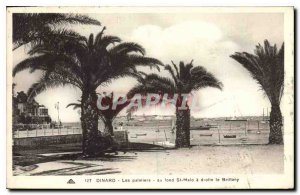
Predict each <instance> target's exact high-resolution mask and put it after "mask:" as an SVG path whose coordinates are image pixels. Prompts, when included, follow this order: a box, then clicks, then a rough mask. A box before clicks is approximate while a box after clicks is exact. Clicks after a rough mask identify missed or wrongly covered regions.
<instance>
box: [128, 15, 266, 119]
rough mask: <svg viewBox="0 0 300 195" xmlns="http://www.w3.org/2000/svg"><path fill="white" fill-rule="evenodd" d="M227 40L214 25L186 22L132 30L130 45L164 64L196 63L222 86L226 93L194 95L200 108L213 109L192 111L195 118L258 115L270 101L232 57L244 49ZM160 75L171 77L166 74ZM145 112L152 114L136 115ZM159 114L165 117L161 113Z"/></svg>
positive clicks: (212, 92)
mask: <svg viewBox="0 0 300 195" xmlns="http://www.w3.org/2000/svg"><path fill="white" fill-rule="evenodd" d="M228 37H229V36H227V35H226V34H225V33H224V32H223V31H222V30H221V29H220V28H218V26H216V25H215V24H213V23H207V22H202V21H185V22H182V23H178V24H175V25H172V26H169V27H166V28H161V27H160V26H157V25H143V26H140V27H138V28H136V29H134V30H133V33H132V36H131V37H130V41H134V42H138V43H140V44H141V45H143V46H144V47H145V48H146V51H147V55H149V56H151V57H155V58H158V59H160V60H162V61H163V62H164V63H170V62H171V60H173V61H174V62H175V63H178V62H179V61H185V62H190V61H191V60H192V59H193V60H194V65H201V66H204V67H205V68H207V69H208V71H210V72H212V73H213V74H214V75H215V76H216V77H217V78H218V79H219V80H221V81H222V82H223V84H224V90H223V91H219V90H217V89H211V88H207V89H201V90H200V91H198V92H195V96H196V97H197V98H198V99H199V102H200V106H201V107H203V108H206V107H208V106H209V105H213V106H211V107H209V108H206V109H203V110H201V111H199V110H198V111H193V110H192V113H193V115H194V116H198V117H199V116H202V117H203V116H210V117H212V116H233V115H235V114H236V113H237V110H238V113H237V114H239V115H253V114H254V115H256V114H258V113H260V111H261V110H262V109H261V107H267V106H269V105H268V101H267V100H266V99H263V96H262V93H261V92H260V91H259V90H258V89H259V88H258V85H257V84H256V82H255V81H254V80H253V79H252V78H251V77H250V74H249V73H248V72H247V71H246V70H245V69H244V68H243V67H242V66H241V65H240V64H238V63H237V62H235V61H234V60H233V59H231V58H230V57H229V56H230V55H231V54H233V53H234V52H236V51H242V50H243V48H242V46H240V45H239V44H237V43H235V42H234V41H233V40H231V39H230V38H228ZM253 47H254V45H253ZM160 74H162V75H164V76H167V75H168V74H167V73H166V72H161V73H160ZM223 100H224V101H223ZM225 100H226V101H225ZM217 102H221V103H217ZM246 102H248V104H247V103H246ZM143 112H147V113H149V110H140V111H138V112H137V113H143ZM156 112H157V113H158V114H164V113H165V111H164V110H159V109H156ZM173 112H174V111H173ZM168 114H169V113H168Z"/></svg>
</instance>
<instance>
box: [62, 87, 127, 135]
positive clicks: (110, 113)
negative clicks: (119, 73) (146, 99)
mask: <svg viewBox="0 0 300 195" xmlns="http://www.w3.org/2000/svg"><path fill="white" fill-rule="evenodd" d="M114 98H115V97H114V93H113V92H112V93H110V94H109V95H104V96H102V99H101V105H102V106H103V107H105V109H103V110H101V109H99V110H98V114H99V117H100V118H101V119H102V121H103V123H104V126H105V127H104V131H103V132H104V134H105V135H110V136H113V135H114V131H113V120H114V119H115V118H116V116H117V115H118V114H119V113H120V112H121V111H122V110H123V109H124V108H125V107H126V106H128V105H129V103H130V100H128V99H127V101H126V102H124V103H121V104H120V102H122V101H121V99H120V98H122V97H119V98H118V99H117V100H115V99H114ZM115 101H116V102H118V104H116V105H117V106H116V109H113V105H114V103H115ZM70 106H73V109H78V108H80V107H81V103H80V101H79V103H71V104H68V105H67V107H70Z"/></svg>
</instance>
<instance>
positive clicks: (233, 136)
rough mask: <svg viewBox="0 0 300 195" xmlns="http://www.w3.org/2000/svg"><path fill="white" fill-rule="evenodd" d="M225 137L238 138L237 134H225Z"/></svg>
mask: <svg viewBox="0 0 300 195" xmlns="http://www.w3.org/2000/svg"><path fill="white" fill-rule="evenodd" d="M223 137H224V138H236V135H224V136H223Z"/></svg>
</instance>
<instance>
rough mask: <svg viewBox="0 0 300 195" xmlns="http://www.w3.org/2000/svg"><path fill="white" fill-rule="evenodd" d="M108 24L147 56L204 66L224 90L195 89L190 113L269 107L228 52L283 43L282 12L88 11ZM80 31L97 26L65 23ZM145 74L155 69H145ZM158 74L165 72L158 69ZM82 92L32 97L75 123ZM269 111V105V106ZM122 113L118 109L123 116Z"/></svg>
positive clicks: (31, 78) (22, 76) (20, 78)
mask: <svg viewBox="0 0 300 195" xmlns="http://www.w3.org/2000/svg"><path fill="white" fill-rule="evenodd" d="M89 16H90V17H92V18H95V19H98V20H99V21H100V22H101V23H102V26H106V28H107V30H106V31H105V32H106V34H109V35H116V36H119V37H120V38H121V39H122V40H123V41H125V42H128V41H131V42H136V43H139V44H141V45H142V46H143V47H144V48H145V49H146V55H147V56H149V57H154V58H157V59H159V60H161V61H162V62H163V63H164V64H170V63H171V60H173V61H174V62H175V63H176V64H178V63H179V62H180V61H184V62H186V63H188V62H190V61H191V60H194V61H193V64H194V66H203V67H205V68H206V69H207V70H208V71H209V72H211V73H213V74H214V75H215V76H216V77H217V78H218V79H219V80H220V81H221V82H222V83H223V85H224V89H223V90H222V91H220V90H218V89H214V88H205V89H201V90H199V91H195V92H193V96H194V97H195V101H197V102H198V104H199V109H197V110H193V109H192V110H191V113H192V116H194V117H221V116H226V117H233V116H249V115H253V116H254V115H255V116H257V115H262V112H263V108H265V109H266V108H270V103H269V101H268V98H267V97H266V96H265V95H264V93H263V91H261V90H260V87H259V85H258V84H257V83H256V81H254V80H253V79H252V78H251V76H250V74H249V73H248V72H247V71H246V70H245V69H244V68H243V67H242V66H241V65H240V64H239V63H237V62H236V61H234V60H233V59H232V58H230V57H229V56H230V55H231V54H234V53H235V52H241V51H246V52H249V53H253V50H254V48H255V45H257V44H258V43H263V41H264V40H265V39H268V40H269V41H270V42H271V43H272V44H277V46H278V47H280V46H281V44H282V42H283V34H284V32H283V29H284V28H283V14H280V13H220V14H215V13H113V14H112V13H103V14H89ZM65 28H71V29H73V30H75V31H77V32H79V33H81V34H82V35H85V36H88V35H89V34H90V33H94V34H97V33H98V32H100V31H101V30H102V27H101V26H90V25H68V26H67V27H65ZM27 49H28V48H26V47H20V48H19V49H17V50H15V51H14V52H13V64H14V65H15V64H17V63H18V62H20V61H21V60H24V59H25V58H26V57H27V55H26V52H27ZM143 71H145V72H148V73H150V72H153V70H150V69H149V68H146V69H144V68H143ZM159 74H160V75H163V76H168V74H167V73H166V72H165V71H164V70H161V71H160V72H159ZM39 77H40V73H39V72H36V73H33V74H32V73H29V71H23V72H21V73H19V74H18V75H17V76H16V77H14V79H13V82H15V83H16V84H17V86H16V88H15V91H25V92H26V91H27V89H28V88H29V87H30V85H31V84H32V83H34V82H35V81H37V80H38V78H39ZM135 84H136V81H135V80H134V79H132V78H122V79H118V80H115V81H114V82H112V83H111V84H109V85H106V86H100V87H99V88H98V91H99V92H103V91H106V92H111V91H114V92H119V93H126V92H127V91H128V90H129V89H130V88H131V87H133V86H134V85H135ZM80 96H81V92H80V91H79V90H78V89H76V88H73V87H63V88H55V89H49V90H47V91H45V92H43V93H42V94H40V95H38V96H37V97H36V100H37V101H38V102H39V103H40V104H43V105H45V106H46V107H48V109H49V114H50V115H51V117H52V118H53V120H56V119H57V111H56V110H55V107H54V105H55V103H56V102H58V101H59V102H60V118H61V120H62V122H76V121H79V117H80V115H79V113H78V111H77V110H73V109H72V108H66V105H67V104H69V103H72V102H76V101H77V100H79V99H80ZM269 110H270V109H269ZM174 112H175V109H168V110H166V109H162V108H159V107H158V106H156V107H152V108H143V109H140V110H138V111H137V112H136V113H135V114H137V115H141V114H146V115H154V114H161V115H171V114H174ZM124 113H125V111H123V112H122V113H121V115H122V114H124Z"/></svg>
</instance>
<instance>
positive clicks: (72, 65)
mask: <svg viewBox="0 0 300 195" xmlns="http://www.w3.org/2000/svg"><path fill="white" fill-rule="evenodd" d="M104 30H105V28H103V30H102V31H101V32H100V33H99V34H97V36H96V37H95V38H94V35H93V34H91V35H90V36H89V38H88V39H84V40H81V39H79V40H75V39H70V40H65V41H63V40H61V39H53V40H50V41H44V42H43V43H41V44H37V45H35V46H34V47H33V48H32V49H31V50H30V51H29V54H30V55H31V57H29V58H27V59H25V60H23V61H22V62H20V63H19V64H17V65H16V66H15V68H14V70H13V75H15V74H16V73H18V72H20V71H22V70H24V69H31V71H35V70H42V71H43V76H42V77H41V79H40V80H39V81H38V82H37V83H34V84H33V85H32V87H31V88H30V89H29V90H28V95H29V98H33V97H34V96H36V95H37V94H39V93H41V92H42V91H45V90H46V89H47V88H49V87H58V86H65V85H71V86H74V87H77V88H79V89H80V90H81V92H82V96H81V103H82V104H81V125H82V130H83V144H82V149H83V154H84V155H94V154H97V152H99V151H97V148H98V146H99V144H100V143H99V142H98V141H97V138H98V137H99V135H98V119H99V116H98V109H97V98H98V97H97V95H96V89H97V88H98V87H99V86H100V85H103V84H106V83H108V82H111V81H112V80H113V79H116V78H120V77H124V76H131V75H132V74H134V73H135V72H136V66H150V67H153V66H154V67H158V64H161V62H160V61H159V60H157V59H154V58H149V57H145V56H144V55H145V50H144V48H143V47H142V46H140V45H138V44H136V43H130V42H123V43H120V42H121V40H120V38H118V37H116V36H104V32H103V31H104ZM117 43H119V44H117ZM114 44H115V45H114Z"/></svg>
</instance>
